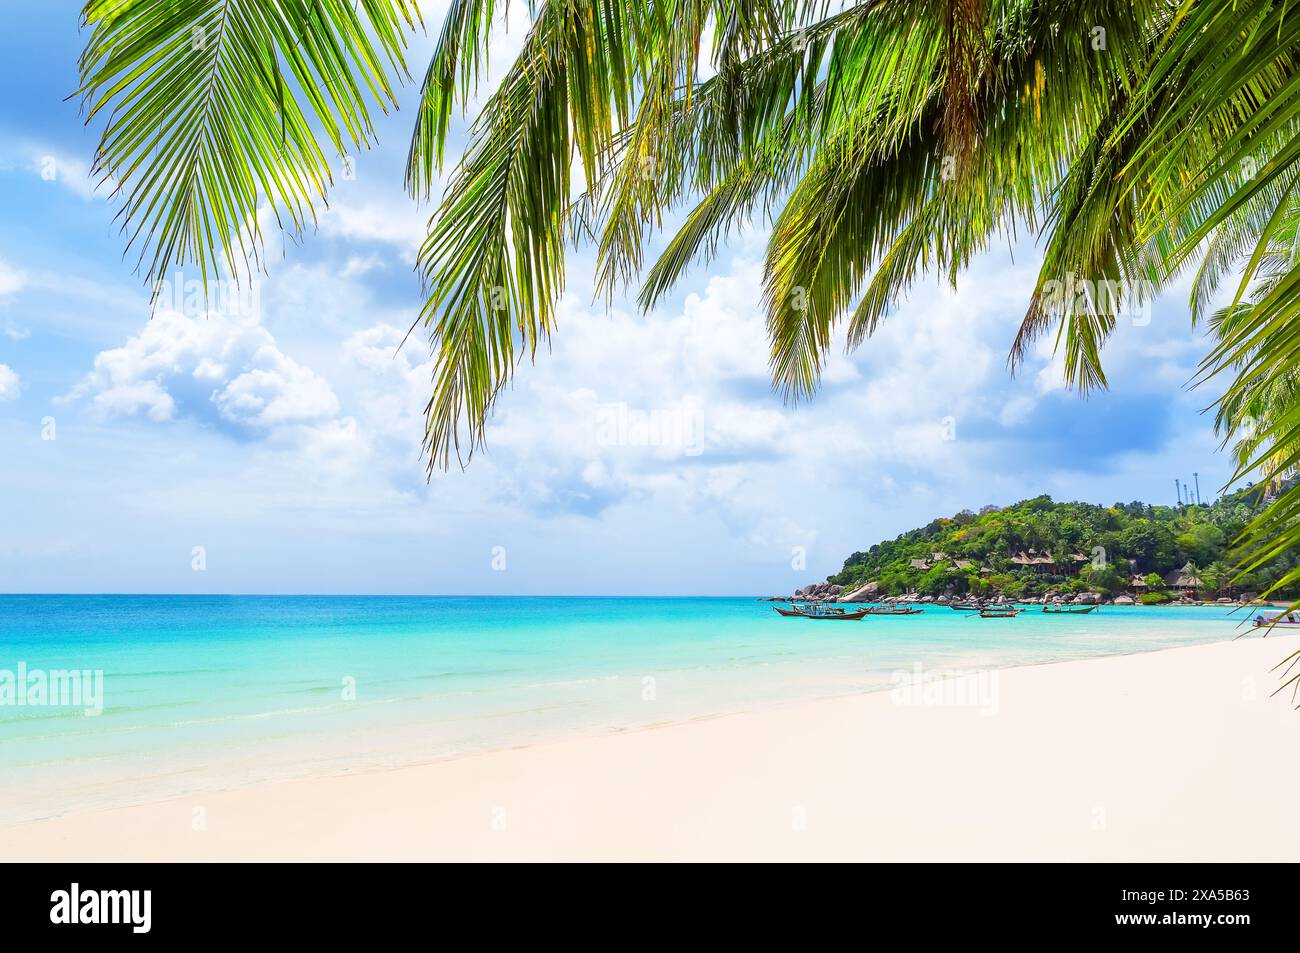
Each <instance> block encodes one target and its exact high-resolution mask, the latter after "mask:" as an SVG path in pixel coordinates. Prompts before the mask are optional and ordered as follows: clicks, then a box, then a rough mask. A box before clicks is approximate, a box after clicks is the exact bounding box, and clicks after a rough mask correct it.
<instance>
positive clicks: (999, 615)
mask: <svg viewBox="0 0 1300 953" xmlns="http://www.w3.org/2000/svg"><path fill="white" fill-rule="evenodd" d="M1020 611H1021V610H1019V609H1012V608H1010V607H1007V608H1005V609H1003V608H996V609H995V608H993V607H989V608H987V609H981V610H980V618H981V619H1014V618H1015V617H1016V613H1017V612H1020Z"/></svg>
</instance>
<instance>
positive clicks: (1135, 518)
mask: <svg viewBox="0 0 1300 953" xmlns="http://www.w3.org/2000/svg"><path fill="white" fill-rule="evenodd" d="M1257 497H1258V492H1257V491H1255V490H1246V491H1242V492H1239V493H1234V494H1230V495H1228V496H1225V497H1223V498H1221V499H1219V500H1217V501H1215V502H1214V503H1211V504H1208V505H1205V506H1193V505H1189V506H1183V507H1177V508H1175V507H1169V506H1151V505H1148V504H1145V503H1137V502H1134V503H1116V504H1115V505H1114V506H1096V505H1093V504H1091V503H1055V502H1053V501H1052V499H1051V497H1048V496H1038V497H1034V498H1033V499H1031V500H1024V501H1022V502H1020V503H1017V504H1015V505H1014V506H1009V507H1006V508H1005V509H998V508H996V507H985V508H984V509H983V510H982V511H981V512H980V513H979V514H978V515H977V514H975V513H972V512H971V511H969V510H963V511H962V512H960V513H958V514H957V515H956V516H952V517H941V518H939V519H936V520H935V521H934V522H932V523H930V524H929V525H928V526H925V527H923V528H921V529H915V530H912V531H911V532H908V533H904V534H903V535H902V536H899V537H898V538H897V539H894V540H891V541H888V542H883V543H879V544H877V545H875V546H872V547H871V548H870V549H868V550H866V551H865V552H858V553H854V554H853V555H852V556H850V557H849V558H848V559H846V560H845V561H844V568H843V569H841V570H840V572H838V573H837V574H835V575H834V576H831V577H829V579H828V580H827V581H828V582H831V583H836V584H839V585H842V586H845V587H846V588H848V589H856V588H858V587H860V586H863V585H865V584H867V583H869V582H875V583H876V584H877V585H878V586H879V588H880V591H881V593H882V594H885V595H900V594H902V593H905V592H918V593H920V594H921V595H941V594H943V593H957V594H965V593H970V594H972V595H976V596H994V595H1003V596H1013V597H1014V596H1034V595H1042V594H1043V593H1046V592H1058V593H1062V594H1064V593H1076V592H1088V591H1091V592H1100V593H1104V594H1106V595H1109V596H1114V595H1119V594H1123V593H1132V594H1135V595H1136V596H1137V597H1138V599H1139V600H1140V601H1141V602H1142V603H1143V604H1147V605H1155V604H1159V603H1163V602H1169V601H1172V600H1173V599H1175V598H1177V597H1178V596H1179V595H1193V594H1195V595H1197V596H1199V597H1200V598H1214V597H1216V596H1220V595H1239V594H1240V593H1242V592H1243V591H1245V592H1254V593H1258V592H1262V591H1264V590H1266V589H1268V588H1269V587H1271V586H1273V585H1274V584H1275V583H1277V582H1278V581H1279V580H1282V579H1284V578H1285V577H1286V576H1287V574H1288V573H1290V572H1291V571H1292V570H1293V569H1294V568H1295V564H1296V560H1295V559H1294V557H1292V556H1288V555H1283V556H1280V557H1276V558H1274V559H1272V560H1270V561H1268V562H1266V563H1265V564H1263V565H1261V566H1259V567H1257V568H1256V569H1254V570H1252V571H1250V572H1248V573H1246V574H1245V575H1244V576H1242V577H1240V578H1234V575H1235V573H1234V566H1233V564H1232V563H1231V562H1230V561H1229V556H1228V549H1229V547H1230V546H1231V544H1232V542H1233V540H1234V539H1235V538H1236V537H1237V536H1239V535H1240V533H1241V532H1242V530H1243V529H1244V528H1245V527H1246V525H1247V524H1248V523H1249V521H1250V519H1251V518H1252V516H1253V513H1254V511H1255V509H1256V508H1257V506H1258V500H1257ZM1288 586H1289V587H1288ZM1288 586H1284V588H1283V590H1282V592H1283V594H1284V595H1286V596H1292V595H1295V590H1296V588H1297V587H1294V586H1293V585H1290V584H1288Z"/></svg>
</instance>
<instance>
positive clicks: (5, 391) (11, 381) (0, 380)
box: [0, 364, 22, 400]
mask: <svg viewBox="0 0 1300 953" xmlns="http://www.w3.org/2000/svg"><path fill="white" fill-rule="evenodd" d="M21 390H22V381H21V380H19V379H18V372H17V371H15V370H14V369H13V368H12V367H10V366H9V365H8V364H0V400H14V399H15V398H16V397H17V396H18V394H19V392H20V391H21Z"/></svg>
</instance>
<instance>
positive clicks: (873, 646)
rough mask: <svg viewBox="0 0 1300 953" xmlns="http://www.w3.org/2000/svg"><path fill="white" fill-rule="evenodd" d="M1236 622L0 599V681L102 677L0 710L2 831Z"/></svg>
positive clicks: (664, 604)
mask: <svg viewBox="0 0 1300 953" xmlns="http://www.w3.org/2000/svg"><path fill="white" fill-rule="evenodd" d="M1241 618H1242V615H1241V613H1238V614H1236V615H1229V612H1228V610H1227V609H1220V608H1168V609H1157V608H1111V607H1107V608H1105V609H1103V610H1102V611H1101V612H1100V613H1093V614H1091V615H1083V616H1050V615H1044V614H1042V613H1041V612H1039V611H1038V610H1037V609H1033V610H1030V611H1028V612H1026V613H1024V614H1022V615H1021V616H1019V617H1017V618H1015V619H1010V620H995V619H988V620H984V619H979V618H977V617H976V618H972V617H971V615H970V614H969V613H959V612H954V611H952V610H949V609H946V608H930V609H928V610H927V611H926V613H925V614H924V615H918V616H911V617H896V618H889V617H876V618H868V619H865V620H863V621H862V622H810V621H807V620H803V619H783V618H781V617H779V616H777V615H776V613H774V612H773V611H772V608H771V605H770V604H769V603H761V602H756V601H754V600H753V599H748V598H716V599H675V598H674V599H664V598H653V599H651V598H515V599H503V598H479V597H356V596H342V597H338V596H287V597H282V596H0V678H2V677H3V673H4V672H6V671H7V672H12V673H16V672H17V671H18V669H19V666H20V665H22V666H24V667H25V669H26V670H27V672H28V673H29V677H30V673H31V672H32V671H36V672H48V671H51V670H56V669H61V670H71V669H76V670H90V671H97V670H98V671H102V672H103V698H102V702H103V704H102V711H101V712H100V713H99V714H93V715H87V714H85V713H84V712H83V711H82V709H81V708H77V707H49V706H41V705H25V706H18V705H13V704H10V705H4V706H0V763H3V765H4V771H3V772H2V775H3V777H2V779H0V823H4V822H12V821H15V820H19V819H26V818H33V817H43V816H50V815H54V814H59V813H62V812H66V811H69V810H77V809H84V808H88V807H99V806H109V805H117V804H123V803H129V802H133V801H140V800H152V799H156V798H161V797H168V796H177V795H190V794H194V793H197V792H202V791H206V790H212V789H216V788H222V787H230V786H234V785H238V784H241V783H246V782H248V781H254V780H265V779H273V778H285V777H295V776H302V775H305V774H314V773H321V772H344V771H355V770H364V769H367V768H375V767H385V766H394V765H400V764H408V763H414V762H419V761H427V760H432V759H436V758H442V757H448V756H451V755H454V754H457V753H459V752H465V751H472V750H479V749H485V748H496V747H503V746H510V745H520V744H528V743H532V742H537V741H541V740H546V739H551V738H558V737H562V736H564V735H566V734H572V733H575V732H591V731H616V730H622V729H628V728H635V727H638V726H645V725H651V724H656V723H662V722H668V721H677V720H682V719H687V718H693V717H700V716H705V715H709V714H715V713H719V712H725V711H732V710H737V709H743V708H747V707H753V706H756V705H766V704H772V703H778V702H782V701H788V700H794V699H803V698H812V697H818V696H827V695H834V694H840V693H844V692H854V691H866V690H872V689H880V688H886V687H890V686H891V684H893V682H892V676H893V674H894V673H896V672H899V671H903V670H908V671H910V670H912V669H913V667H914V666H915V665H917V664H920V665H922V666H924V668H925V669H926V670H927V671H935V670H947V671H958V670H961V671H970V670H978V669H985V668H991V667H1004V666H1009V665H1019V664H1026V663H1036V662H1050V661H1055V660H1060V659H1070V658H1081V657H1087V656H1099V655H1111V654H1118V653H1128V652H1143V651H1150V650H1153V649H1160V648H1166V647H1169V646H1175V645H1185V644H1191V643H1196V642H1211V641H1217V640H1223V639H1230V638H1232V637H1233V636H1235V635H1237V634H1239V633H1240V632H1241V631H1243V630H1242V629H1241V628H1240V627H1239V623H1240V620H1241Z"/></svg>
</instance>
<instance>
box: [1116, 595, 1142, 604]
mask: <svg viewBox="0 0 1300 953" xmlns="http://www.w3.org/2000/svg"><path fill="white" fill-rule="evenodd" d="M1115 605H1117V606H1132V605H1137V603H1136V602H1135V601H1134V599H1133V597H1132V596H1116V597H1115Z"/></svg>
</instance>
